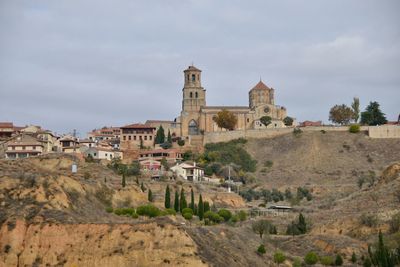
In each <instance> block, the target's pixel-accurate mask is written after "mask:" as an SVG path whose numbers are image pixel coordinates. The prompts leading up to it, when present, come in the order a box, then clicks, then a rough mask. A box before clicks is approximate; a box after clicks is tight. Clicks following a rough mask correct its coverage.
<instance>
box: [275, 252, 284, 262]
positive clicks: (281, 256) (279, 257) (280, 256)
mask: <svg viewBox="0 0 400 267" xmlns="http://www.w3.org/2000/svg"><path fill="white" fill-rule="evenodd" d="M285 260H286V256H285V254H283V253H282V252H280V251H277V252H275V254H274V262H275V263H278V265H279V264H281V263H283V262H284V261H285Z"/></svg>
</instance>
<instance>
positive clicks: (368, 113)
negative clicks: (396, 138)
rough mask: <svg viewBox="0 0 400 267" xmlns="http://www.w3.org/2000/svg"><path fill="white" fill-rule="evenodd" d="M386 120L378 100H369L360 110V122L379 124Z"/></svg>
mask: <svg viewBox="0 0 400 267" xmlns="http://www.w3.org/2000/svg"><path fill="white" fill-rule="evenodd" d="M386 122H387V120H386V117H385V114H383V112H382V111H381V109H380V108H379V103H378V102H369V105H368V106H367V107H366V109H365V111H364V112H361V123H362V124H366V125H381V124H385V123H386Z"/></svg>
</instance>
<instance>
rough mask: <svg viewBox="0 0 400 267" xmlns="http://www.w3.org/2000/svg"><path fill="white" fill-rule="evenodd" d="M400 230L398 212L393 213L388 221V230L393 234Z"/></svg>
mask: <svg viewBox="0 0 400 267" xmlns="http://www.w3.org/2000/svg"><path fill="white" fill-rule="evenodd" d="M399 230H400V212H399V213H397V214H395V215H393V216H392V219H391V220H390V222H389V232H390V233H392V234H394V233H396V232H398V231H399Z"/></svg>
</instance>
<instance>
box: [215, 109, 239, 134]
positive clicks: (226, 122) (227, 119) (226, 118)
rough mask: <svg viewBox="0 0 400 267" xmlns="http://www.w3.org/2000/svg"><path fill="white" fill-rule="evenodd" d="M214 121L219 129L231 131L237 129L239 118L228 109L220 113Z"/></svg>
mask: <svg viewBox="0 0 400 267" xmlns="http://www.w3.org/2000/svg"><path fill="white" fill-rule="evenodd" d="M213 120H214V121H215V123H216V124H217V125H218V127H220V128H224V129H227V130H229V131H232V130H233V129H235V126H236V123H237V118H236V116H235V114H233V113H232V112H230V111H229V110H227V109H223V110H221V111H220V112H218V113H217V115H216V116H215V117H214V118H213Z"/></svg>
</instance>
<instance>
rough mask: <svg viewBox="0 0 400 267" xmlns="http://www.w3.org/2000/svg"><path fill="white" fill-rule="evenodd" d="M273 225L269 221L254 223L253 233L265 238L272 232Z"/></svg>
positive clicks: (252, 226)
mask: <svg viewBox="0 0 400 267" xmlns="http://www.w3.org/2000/svg"><path fill="white" fill-rule="evenodd" d="M271 226H272V224H271V223H270V222H269V221H267V220H259V221H256V222H254V223H253V224H252V225H251V228H252V229H253V232H254V233H256V234H258V235H259V236H260V238H261V239H262V238H263V235H264V234H268V233H269V231H270V228H271Z"/></svg>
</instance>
